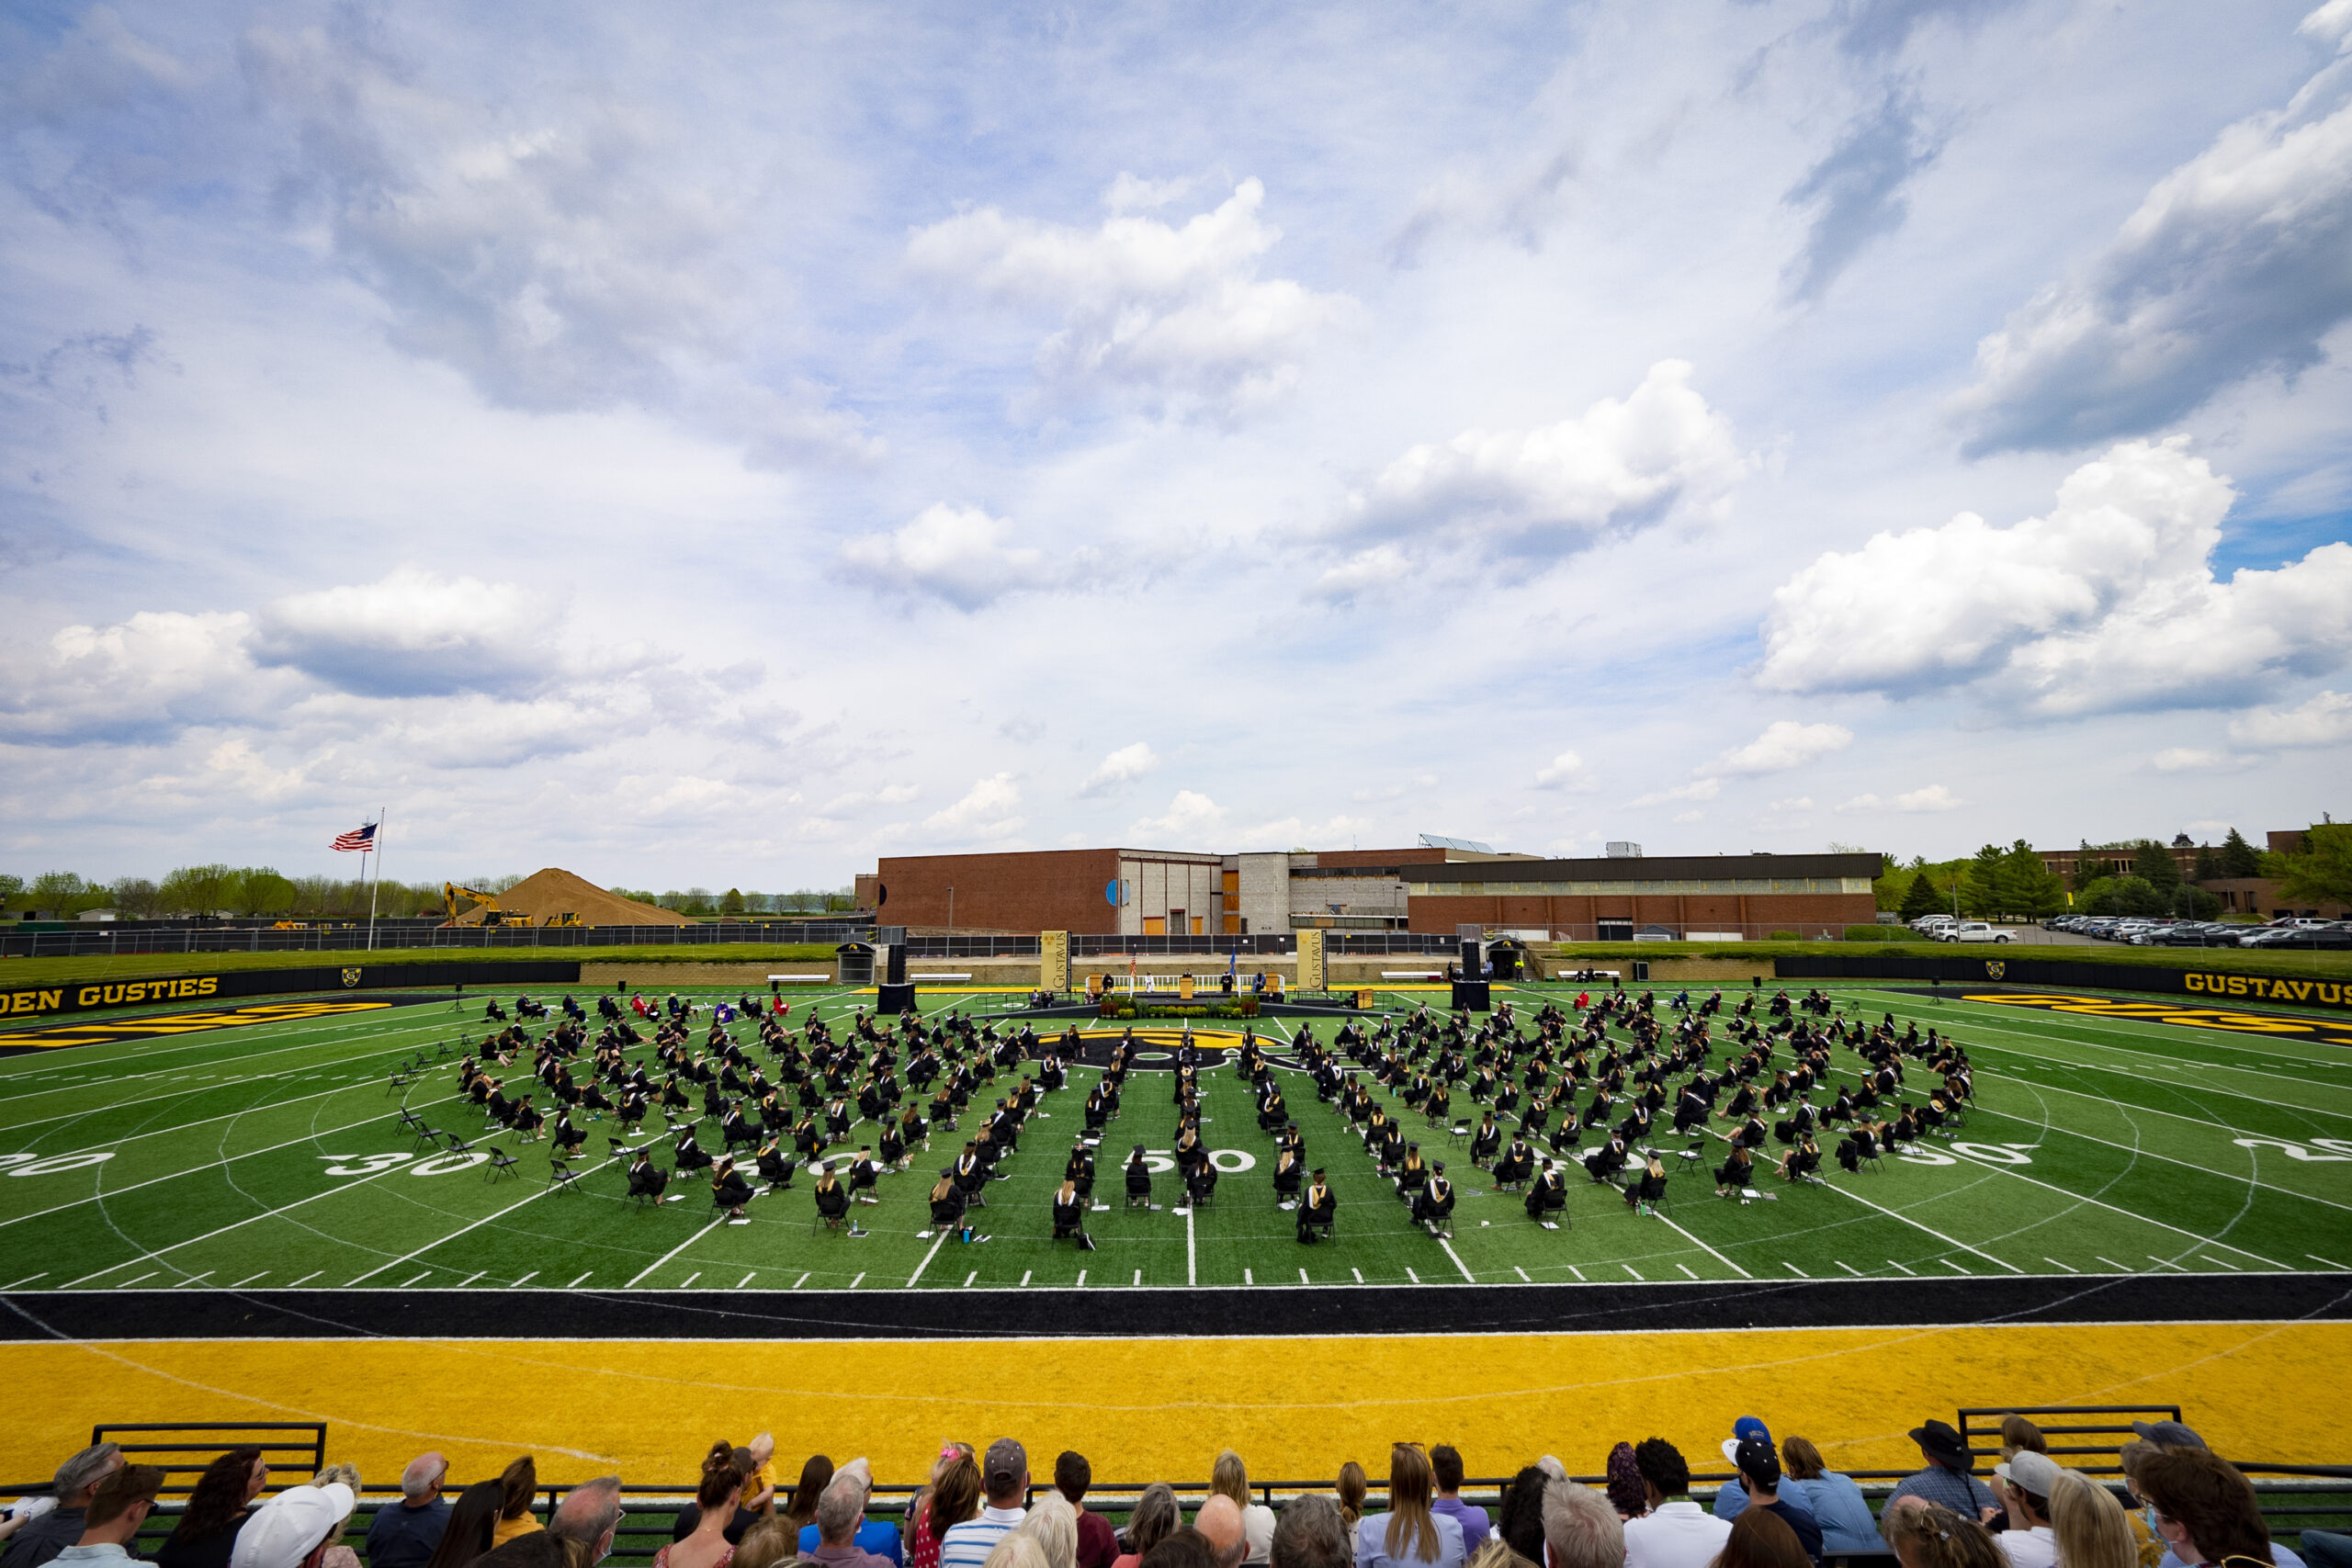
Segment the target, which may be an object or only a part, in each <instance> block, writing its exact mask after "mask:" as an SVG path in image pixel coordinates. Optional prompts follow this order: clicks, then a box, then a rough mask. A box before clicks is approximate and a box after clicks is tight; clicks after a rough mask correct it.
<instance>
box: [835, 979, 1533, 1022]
mask: <svg viewBox="0 0 2352 1568" xmlns="http://www.w3.org/2000/svg"><path fill="white" fill-rule="evenodd" d="M1478 988H1479V989H1480V990H1482V991H1483V990H1485V989H1486V987H1484V986H1481V987H1478ZM878 989H879V990H880V992H881V998H882V999H881V1000H880V1001H878V1002H876V1004H875V1008H874V1010H875V1011H876V1012H878V1013H880V1014H882V1015H883V1016H884V1017H885V1018H894V1017H896V1016H897V1015H899V1013H902V1012H912V1011H914V1010H915V986H914V982H913V981H911V980H901V981H899V983H898V984H897V985H895V986H894V985H891V984H890V983H889V982H888V981H885V982H883V984H882V985H881V986H880V987H878ZM1482 1005H1483V1004H1482Z"/></svg>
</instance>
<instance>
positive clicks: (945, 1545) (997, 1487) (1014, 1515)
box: [939, 1438, 1029, 1568]
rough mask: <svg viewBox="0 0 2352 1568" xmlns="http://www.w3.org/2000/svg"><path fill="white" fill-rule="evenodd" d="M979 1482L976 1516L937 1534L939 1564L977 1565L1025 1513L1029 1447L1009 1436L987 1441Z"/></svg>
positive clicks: (964, 1567)
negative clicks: (981, 1495) (981, 1502)
mask: <svg viewBox="0 0 2352 1568" xmlns="http://www.w3.org/2000/svg"><path fill="white" fill-rule="evenodd" d="M980 1485H981V1487H982V1489H983V1490H984V1491H985V1492H986V1494H987V1501H986V1506H983V1507H982V1508H981V1509H980V1516H979V1517H978V1518H976V1519H966V1520H965V1521H964V1522H963V1523H962V1524H960V1525H950V1526H949V1527H948V1529H947V1533H946V1534H945V1535H944V1536H943V1537H941V1538H940V1542H939V1568H980V1564H982V1563H983V1562H987V1561H988V1557H989V1552H991V1551H995V1550H996V1543H997V1542H998V1541H1000V1540H1003V1539H1004V1538H1005V1537H1006V1536H1008V1535H1010V1534H1011V1533H1012V1529H1013V1527H1014V1526H1016V1525H1018V1524H1020V1522H1021V1521H1022V1520H1023V1518H1025V1517H1028V1509H1027V1508H1026V1507H1024V1506H1023V1504H1024V1503H1025V1502H1026V1500H1027V1498H1028V1495H1029V1450H1026V1449H1024V1448H1023V1447H1022V1446H1021V1444H1020V1442H1019V1441H1018V1440H1016V1439H1014V1438H998V1439H997V1440H996V1441H995V1442H993V1443H990V1444H989V1451H988V1453H987V1455H986V1456H985V1457H984V1458H983V1459H982V1460H981V1461H980Z"/></svg>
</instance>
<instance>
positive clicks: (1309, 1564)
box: [1268, 1492, 1355, 1568]
mask: <svg viewBox="0 0 2352 1568" xmlns="http://www.w3.org/2000/svg"><path fill="white" fill-rule="evenodd" d="M1268 1562H1269V1568H1352V1565H1353V1563H1354V1562H1355V1547H1354V1545H1353V1544H1352V1543H1351V1541H1350V1540H1348V1522H1347V1520H1346V1519H1344V1518H1342V1517H1340V1505H1338V1504H1337V1503H1334V1502H1333V1501H1331V1499H1330V1498H1329V1497H1326V1496H1324V1495H1322V1494H1320V1493H1316V1492H1310V1493H1307V1494H1306V1495H1304V1496H1298V1497H1294V1498H1292V1499H1291V1500H1290V1501H1289V1502H1287V1503H1285V1504H1283V1513H1282V1517H1281V1518H1279V1519H1277V1520H1276V1521H1275V1522H1274V1544H1273V1548H1272V1552H1271V1553H1270V1555H1269V1557H1268Z"/></svg>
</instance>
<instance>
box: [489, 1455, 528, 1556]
mask: <svg viewBox="0 0 2352 1568" xmlns="http://www.w3.org/2000/svg"><path fill="white" fill-rule="evenodd" d="M498 1483H499V1485H501V1486H503V1487H504V1488H505V1489H506V1505H505V1506H504V1507H503V1508H501V1509H499V1511H498V1528H497V1529H494V1530H492V1532H491V1537H492V1539H491V1543H490V1544H491V1545H492V1546H493V1547H498V1546H504V1545H505V1544H506V1543H507V1542H508V1541H510V1540H514V1539H515V1537H516V1536H518V1535H528V1534H530V1533H531V1532H532V1531H533V1530H535V1529H540V1528H541V1526H540V1524H539V1521H538V1517H537V1515H535V1514H533V1513H532V1512H531V1505H532V1504H534V1503H536V1502H537V1501H538V1500H539V1466H538V1462H537V1461H536V1460H534V1459H532V1458H531V1456H530V1455H529V1454H525V1455H524V1456H523V1457H522V1458H521V1459H518V1460H516V1461H515V1462H514V1463H512V1464H510V1465H508V1466H507V1467H506V1468H505V1469H504V1470H503V1471H501V1472H499V1476H498Z"/></svg>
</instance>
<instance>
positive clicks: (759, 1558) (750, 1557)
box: [728, 1518, 800, 1568]
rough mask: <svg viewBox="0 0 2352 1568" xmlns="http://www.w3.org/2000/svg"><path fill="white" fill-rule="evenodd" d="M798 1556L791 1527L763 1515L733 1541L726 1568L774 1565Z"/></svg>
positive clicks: (769, 1567)
mask: <svg viewBox="0 0 2352 1568" xmlns="http://www.w3.org/2000/svg"><path fill="white" fill-rule="evenodd" d="M799 1556H800V1552H799V1549H798V1546H797V1543H796V1542H795V1541H794V1540H793V1536H792V1530H791V1529H790V1527H789V1526H787V1525H786V1524H785V1522H784V1521H783V1520H782V1519H776V1518H763V1519H761V1520H760V1522H759V1523H758V1524H755V1525H753V1526H752V1528H751V1529H747V1530H745V1531H744V1532H743V1539H742V1540H739V1541H737V1542H736V1543H735V1555H734V1557H733V1558H732V1559H731V1560H730V1561H729V1563H728V1568H776V1565H777V1564H778V1563H783V1562H797V1561H798V1560H799Z"/></svg>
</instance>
